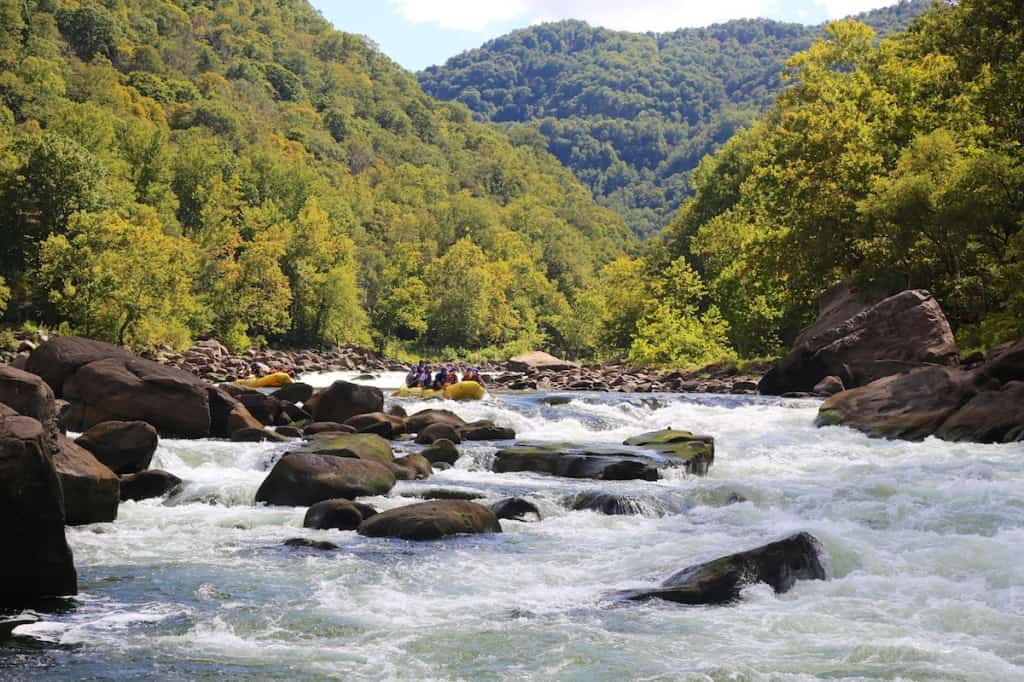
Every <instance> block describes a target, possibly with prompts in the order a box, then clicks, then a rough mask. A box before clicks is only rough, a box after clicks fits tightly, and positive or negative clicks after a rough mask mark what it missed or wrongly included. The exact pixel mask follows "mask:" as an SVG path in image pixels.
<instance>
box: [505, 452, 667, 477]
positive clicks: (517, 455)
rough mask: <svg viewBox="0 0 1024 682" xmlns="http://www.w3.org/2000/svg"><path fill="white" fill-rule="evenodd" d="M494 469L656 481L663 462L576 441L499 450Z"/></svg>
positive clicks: (552, 474)
mask: <svg viewBox="0 0 1024 682" xmlns="http://www.w3.org/2000/svg"><path fill="white" fill-rule="evenodd" d="M491 468H492V470H493V471H495V472H497V473H510V472H518V471H530V472H534V473H538V474H547V475H549V476H564V477H566V478H592V479H598V480H604V481H625V480H632V479H641V480H645V481H656V480H658V479H659V478H660V477H661V476H660V474H659V473H658V468H659V464H658V463H657V462H655V461H653V460H651V459H649V458H646V457H642V456H639V455H637V454H635V453H633V452H625V451H616V450H614V449H603V448H580V447H575V446H572V445H547V444H545V445H517V446H514V447H511V448H505V449H502V450H498V452H497V453H495V455H494V463H493V464H492V467H491Z"/></svg>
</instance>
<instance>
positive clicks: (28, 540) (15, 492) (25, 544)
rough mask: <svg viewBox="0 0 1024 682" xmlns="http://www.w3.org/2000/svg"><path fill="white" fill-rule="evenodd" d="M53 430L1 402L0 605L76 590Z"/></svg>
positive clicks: (20, 603) (21, 603) (19, 604)
mask: <svg viewBox="0 0 1024 682" xmlns="http://www.w3.org/2000/svg"><path fill="white" fill-rule="evenodd" d="M54 447H55V442H54V441H53V438H52V434H49V433H47V429H46V428H45V427H44V426H43V425H42V424H40V423H39V421H37V420H36V419H33V418H31V417H26V416H23V415H19V414H17V413H15V411H14V410H12V409H11V408H9V407H7V406H6V405H0V547H2V548H3V556H4V559H3V561H0V608H19V607H22V606H29V605H31V604H32V602H33V601H35V600H37V599H40V598H42V597H53V596H61V595H70V594H77V593H78V575H77V573H76V572H75V564H74V560H73V559H72V556H71V549H70V548H69V547H68V543H67V539H66V538H65V536H64V501H63V495H62V492H61V487H60V480H59V479H58V477H57V471H56V469H55V468H54V465H53V459H52V455H53V448H54Z"/></svg>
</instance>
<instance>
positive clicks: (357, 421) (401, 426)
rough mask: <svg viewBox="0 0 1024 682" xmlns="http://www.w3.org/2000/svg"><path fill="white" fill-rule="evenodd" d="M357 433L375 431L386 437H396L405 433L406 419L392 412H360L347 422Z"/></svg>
mask: <svg viewBox="0 0 1024 682" xmlns="http://www.w3.org/2000/svg"><path fill="white" fill-rule="evenodd" d="M345 425H346V426H351V427H352V428H353V429H355V430H356V433H375V434H377V435H378V436H383V437H384V438H394V437H397V436H401V435H402V434H403V433H405V420H404V419H402V418H401V417H396V416H395V415H392V414H385V413H383V412H370V413H369V414H358V415H356V416H355V417H352V418H350V419H348V420H347V421H346V422H345Z"/></svg>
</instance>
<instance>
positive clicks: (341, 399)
mask: <svg viewBox="0 0 1024 682" xmlns="http://www.w3.org/2000/svg"><path fill="white" fill-rule="evenodd" d="M305 406H306V409H307V411H308V412H309V413H310V414H312V415H313V419H315V420H316V421H331V422H341V423H342V424H344V423H345V421H347V420H348V419H350V418H351V417H354V416H356V415H357V414H368V413H370V412H383V411H384V394H383V393H382V392H381V390H380V389H379V388H373V387H372V386H360V385H358V384H353V383H349V382H347V381H335V382H334V383H333V384H331V385H330V386H329V387H327V388H325V389H324V390H322V391H320V392H319V393H317V394H316V395H314V396H313V397H312V398H310V399H309V400H308V401H307V402H306V405H305Z"/></svg>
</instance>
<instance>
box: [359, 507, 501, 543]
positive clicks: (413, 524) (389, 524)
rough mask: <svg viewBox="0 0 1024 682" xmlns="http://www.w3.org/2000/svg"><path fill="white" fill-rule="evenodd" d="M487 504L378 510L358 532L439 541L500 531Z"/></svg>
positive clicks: (374, 535)
mask: <svg viewBox="0 0 1024 682" xmlns="http://www.w3.org/2000/svg"><path fill="white" fill-rule="evenodd" d="M500 532H501V524H500V523H498V519H497V517H496V516H495V515H494V512H492V511H491V510H490V509H488V508H487V507H485V506H483V505H481V504H477V503H476V502H469V501H467V500H436V501H431V502H419V503H417V504H410V505H407V506H405V507H398V508H397V509H389V510H387V511H385V512H381V513H379V514H377V515H376V516H374V517H373V518H370V519H367V520H366V521H364V522H363V523H362V525H361V526H359V534H360V535H366V536H369V537H390V538H401V539H403V540H438V539H440V538H443V537H447V536H449V535H456V534H460V533H500Z"/></svg>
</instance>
